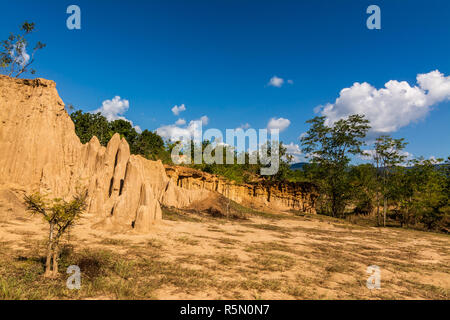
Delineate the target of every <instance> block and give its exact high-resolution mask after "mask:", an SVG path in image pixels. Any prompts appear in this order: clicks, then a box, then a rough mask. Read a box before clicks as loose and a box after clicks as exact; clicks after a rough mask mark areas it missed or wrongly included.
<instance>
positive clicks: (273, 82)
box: [267, 76, 284, 88]
mask: <svg viewBox="0 0 450 320" xmlns="http://www.w3.org/2000/svg"><path fill="white" fill-rule="evenodd" d="M283 84H284V79H283V78H279V77H277V76H273V77H272V78H270V80H269V83H268V84H267V85H268V86H271V87H277V88H280V87H281V86H282V85H283Z"/></svg>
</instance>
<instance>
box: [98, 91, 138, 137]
mask: <svg viewBox="0 0 450 320" xmlns="http://www.w3.org/2000/svg"><path fill="white" fill-rule="evenodd" d="M129 107H130V102H129V101H128V100H126V99H121V98H120V97H119V96H115V97H114V98H112V99H111V100H105V101H103V103H102V106H101V107H100V108H98V109H97V110H94V111H91V113H98V112H100V113H101V114H102V115H103V116H104V117H105V118H106V119H107V120H108V121H114V120H125V121H128V122H129V123H131V125H133V122H132V121H131V120H128V119H126V118H125V117H124V116H123V114H124V113H125V112H127V111H128V109H129ZM133 128H134V129H135V130H136V131H137V132H138V133H141V132H142V130H141V128H140V127H139V126H133Z"/></svg>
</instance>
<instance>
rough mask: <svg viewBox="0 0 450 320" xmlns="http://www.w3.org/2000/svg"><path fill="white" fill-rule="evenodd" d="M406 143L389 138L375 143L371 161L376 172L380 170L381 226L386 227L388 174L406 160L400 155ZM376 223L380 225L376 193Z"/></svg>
mask: <svg viewBox="0 0 450 320" xmlns="http://www.w3.org/2000/svg"><path fill="white" fill-rule="evenodd" d="M406 145H407V143H406V142H404V139H403V138H402V139H394V138H392V137H390V136H387V135H383V136H380V137H379V138H378V139H377V140H376V141H375V150H374V155H373V159H374V161H375V162H376V167H377V172H379V171H380V170H381V175H380V176H379V181H380V184H381V185H382V194H383V225H384V226H386V212H387V200H388V191H387V183H388V174H389V172H390V170H391V169H392V168H393V167H395V166H396V165H398V164H400V163H402V162H404V161H405V159H406V155H405V154H403V153H402V150H403V149H404V148H405V147H406ZM377 221H378V224H380V204H379V194H378V193H377Z"/></svg>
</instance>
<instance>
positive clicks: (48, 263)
mask: <svg viewBox="0 0 450 320" xmlns="http://www.w3.org/2000/svg"><path fill="white" fill-rule="evenodd" d="M53 231H54V224H53V223H50V233H49V235H48V246H47V259H46V261H45V273H44V276H45V277H51V276H52V272H51V268H52V251H53Z"/></svg>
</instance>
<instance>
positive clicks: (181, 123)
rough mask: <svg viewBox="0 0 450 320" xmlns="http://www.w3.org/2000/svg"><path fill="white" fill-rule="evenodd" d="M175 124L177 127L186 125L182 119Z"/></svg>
mask: <svg viewBox="0 0 450 320" xmlns="http://www.w3.org/2000/svg"><path fill="white" fill-rule="evenodd" d="M175 124H176V125H177V126H184V125H185V124H186V120H184V119H178V120H177V121H176V122H175Z"/></svg>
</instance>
